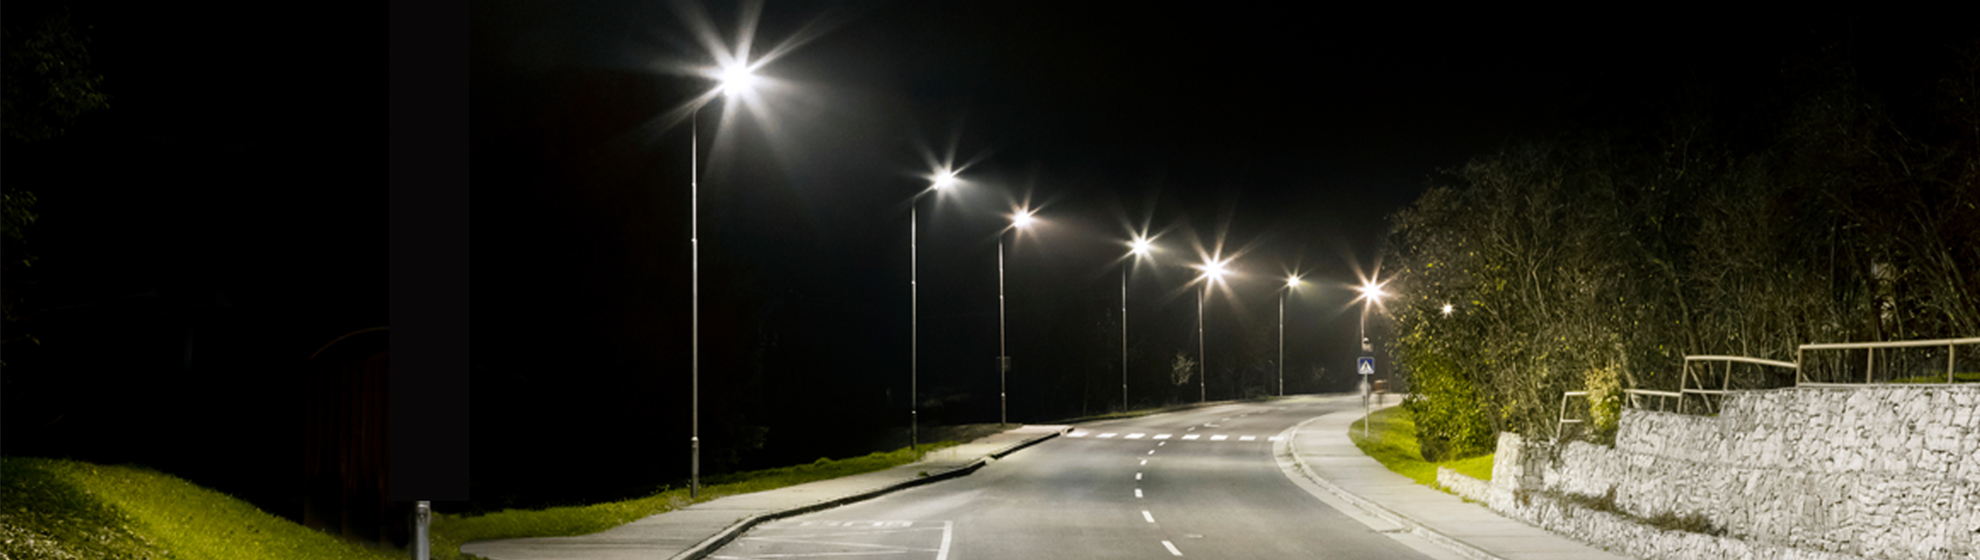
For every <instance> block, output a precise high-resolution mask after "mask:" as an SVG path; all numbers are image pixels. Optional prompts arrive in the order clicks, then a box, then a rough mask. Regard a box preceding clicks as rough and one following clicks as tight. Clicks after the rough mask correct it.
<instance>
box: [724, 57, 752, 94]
mask: <svg viewBox="0 0 1980 560" xmlns="http://www.w3.org/2000/svg"><path fill="white" fill-rule="evenodd" d="M721 79H722V94H723V95H727V96H730V97H735V96H737V95H741V94H744V93H748V92H749V91H750V89H751V88H754V87H755V86H756V75H755V74H753V73H751V72H750V69H749V66H748V65H744V64H732V65H729V66H728V67H725V68H723V69H722V76H721Z"/></svg>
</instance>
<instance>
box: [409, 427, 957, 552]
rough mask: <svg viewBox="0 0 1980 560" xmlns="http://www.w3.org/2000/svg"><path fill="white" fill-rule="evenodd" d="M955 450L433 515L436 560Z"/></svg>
mask: <svg viewBox="0 0 1980 560" xmlns="http://www.w3.org/2000/svg"><path fill="white" fill-rule="evenodd" d="M955 445H956V442H953V441H944V442H941V443H935V444H927V445H922V446H921V449H920V450H918V451H909V450H907V449H906V448H902V449H897V450H894V451H889V452H883V453H873V454H870V455H866V456H863V457H853V458H849V459H840V460H837V461H834V460H830V459H819V460H818V461H816V462H813V463H811V464H809V465H798V466H792V467H783V468H777V469H768V470H761V471H750V472H744V473H736V474H730V475H723V476H717V477H709V478H706V479H703V484H702V487H701V496H700V498H698V499H693V500H690V499H688V492H687V489H686V488H676V489H669V490H665V491H662V492H660V493H657V494H654V495H652V496H648V497H645V498H639V499H633V500H625V501H619V502H610V503H603V504H592V505H587V506H571V507H554V508H547V509H541V510H504V511H501V512H496V513H489V514H485V515H476V516H471V517H470V516H457V515H449V514H444V513H436V514H435V515H434V516H433V525H432V529H431V530H432V533H431V537H432V544H433V547H432V553H433V558H435V559H437V560H456V559H459V558H463V557H465V556H464V555H462V554H461V545H462V544H465V543H467V542H470V541H478V540H487V539H512V538H522V537H563V536H572V535H583V534H589V533H596V532H599V531H603V530H606V529H610V528H613V527H617V526H620V525H624V524H626V523H631V522H633V521H637V520H639V519H641V518H644V517H646V516H649V515H653V514H656V513H664V512H668V511H673V510H676V509H680V508H684V507H687V506H689V505H693V504H695V503H697V502H706V501H709V500H713V499H716V498H720V497H723V496H733V495H736V494H747V493H750V492H761V491H764V490H772V489H776V488H783V487H785V486H794V485H798V484H804V483H806V482H814V481H819V480H827V479H832V478H838V477H842V476H851V475H855V474H860V473H866V472H872V471H877V470H882V469H890V468H894V467H897V466H900V465H905V464H908V463H912V462H915V461H918V460H921V456H922V455H923V454H926V453H928V452H929V451H934V450H937V449H942V448H946V447H953V446H955Z"/></svg>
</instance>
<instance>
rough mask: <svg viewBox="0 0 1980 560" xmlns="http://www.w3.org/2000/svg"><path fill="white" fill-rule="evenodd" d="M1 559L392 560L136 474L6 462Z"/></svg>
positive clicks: (145, 472)
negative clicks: (336, 559)
mask: <svg viewBox="0 0 1980 560" xmlns="http://www.w3.org/2000/svg"><path fill="white" fill-rule="evenodd" d="M0 490H4V494H5V496H6V502H5V505H4V506H0V558H76V559H91V560H94V559H99V558H101V559H124V558H174V559H184V560H203V559H216V560H225V559H236V558H238V559H262V558H294V559H299V560H307V559H316V558H322V559H332V558H340V559H344V558H356V559H378V560H393V559H397V558H399V557H401V556H403V555H402V554H399V553H397V552H394V551H389V550H380V549H373V548H368V547H364V546H360V545H356V544H351V543H348V542H345V541H343V540H342V539H339V538H337V537H334V536H331V535H327V534H324V533H320V532H317V531H314V530H311V529H309V528H306V527H303V526H301V525H297V524H295V523H291V522H289V521H288V520H286V519H283V518H280V517H276V516H274V515H269V514H268V513H266V512H263V511H261V510H259V509H256V508H255V507H254V506H252V505H248V503H247V502H243V501H240V500H238V499H235V498H233V497H231V496H227V495H226V494H221V493H219V492H215V491H212V490H208V489H206V488H201V487H199V486H198V485H195V484H192V483H190V482H186V481H185V480H182V479H180V478H178V477H175V476H171V475H168V474H164V473H160V472H157V471H153V470H150V469H146V468H143V467H137V466H105V465H95V464H90V463H84V462H79V461H66V460H54V459H34V458H16V457H6V458H0Z"/></svg>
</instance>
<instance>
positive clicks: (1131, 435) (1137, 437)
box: [1127, 434, 1148, 439]
mask: <svg viewBox="0 0 1980 560" xmlns="http://www.w3.org/2000/svg"><path fill="white" fill-rule="evenodd" d="M1145 435H1148V434H1128V435H1127V439H1141V436H1145Z"/></svg>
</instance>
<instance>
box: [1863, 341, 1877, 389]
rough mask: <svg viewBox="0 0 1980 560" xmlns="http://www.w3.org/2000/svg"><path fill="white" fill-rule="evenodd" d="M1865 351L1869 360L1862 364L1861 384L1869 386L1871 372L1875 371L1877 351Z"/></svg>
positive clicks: (1869, 349) (1871, 349) (1874, 349)
mask: <svg viewBox="0 0 1980 560" xmlns="http://www.w3.org/2000/svg"><path fill="white" fill-rule="evenodd" d="M1865 350H1867V352H1865V353H1866V354H1868V355H1869V358H1868V359H1866V360H1865V361H1864V364H1863V384H1864V385H1869V384H1870V374H1871V372H1875V371H1877V349H1876V348H1866V349H1865Z"/></svg>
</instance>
